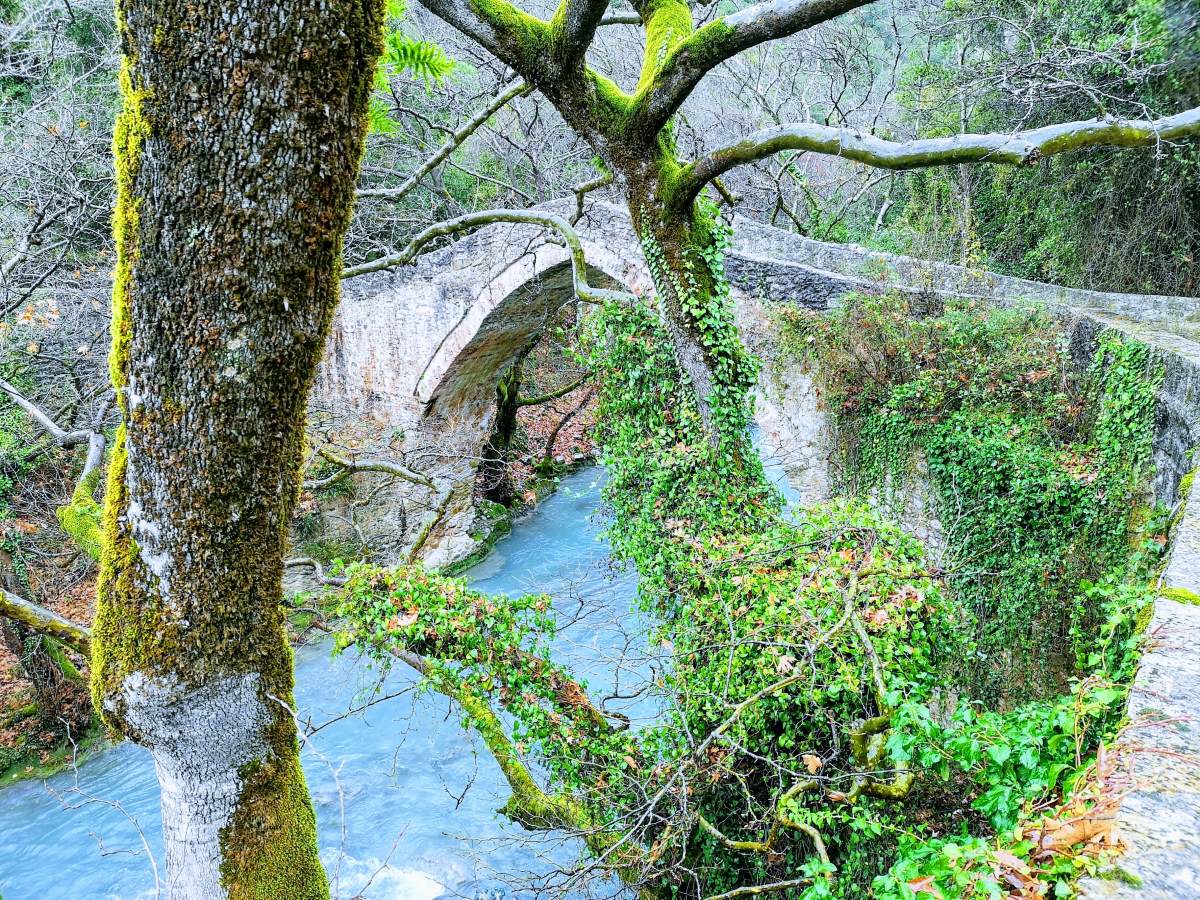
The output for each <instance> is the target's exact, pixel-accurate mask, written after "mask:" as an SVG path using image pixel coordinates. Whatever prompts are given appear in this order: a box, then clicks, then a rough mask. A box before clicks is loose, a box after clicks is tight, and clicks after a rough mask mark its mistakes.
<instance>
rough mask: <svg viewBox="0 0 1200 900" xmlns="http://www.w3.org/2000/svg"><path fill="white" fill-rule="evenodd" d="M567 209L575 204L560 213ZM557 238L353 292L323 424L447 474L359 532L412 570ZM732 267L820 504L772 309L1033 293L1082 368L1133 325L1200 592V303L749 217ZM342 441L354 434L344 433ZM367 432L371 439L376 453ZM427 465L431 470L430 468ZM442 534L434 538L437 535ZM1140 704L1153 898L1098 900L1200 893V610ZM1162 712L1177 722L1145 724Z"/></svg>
mask: <svg viewBox="0 0 1200 900" xmlns="http://www.w3.org/2000/svg"><path fill="white" fill-rule="evenodd" d="M547 209H548V210H550V211H554V212H558V213H560V214H562V215H564V216H565V215H568V214H569V209H568V208H566V207H554V206H551V207H547ZM577 229H578V231H579V233H580V237H581V239H582V243H583V250H584V254H585V256H586V258H587V260H588V266H589V270H588V280H589V281H590V282H591V283H592V285H593V286H601V287H610V288H620V289H623V290H626V291H630V292H633V293H642V292H647V291H649V290H650V289H651V282H650V277H649V273H648V272H647V270H646V266H645V264H644V262H643V260H642V256H641V250H640V248H639V246H638V244H637V242H636V240H635V239H634V237H633V231H632V228H631V226H630V222H629V217H628V215H627V213H626V212H625V211H624V210H623V209H621V208H619V207H616V206H612V205H609V204H603V203H596V204H593V205H591V207H590V209H589V211H588V213H587V215H586V216H585V217H584V218H583V219H582V220H581V221H580V222H579V224H578V226H577ZM554 238H555V235H553V234H548V233H547V232H545V231H544V230H542V229H540V228H538V227H534V226H528V225H510V224H498V225H491V226H488V227H486V228H483V229H480V230H479V231H477V232H475V233H473V234H470V235H468V236H466V237H464V238H462V239H460V240H458V241H456V242H455V243H453V244H450V245H449V246H447V247H445V248H443V249H441V250H438V251H436V252H432V253H429V254H427V255H425V256H423V257H421V258H420V259H419V261H418V262H417V263H416V264H415V265H413V266H411V267H407V268H403V269H397V270H394V271H391V272H385V273H377V274H372V275H368V276H362V277H358V278H354V279H351V280H349V281H347V282H346V284H345V289H344V294H343V298H342V302H341V306H340V307H339V310H338V313H337V317H336V319H335V322H334V326H333V329H332V333H331V336H330V339H329V345H328V349H327V354H326V359H325V362H324V365H323V367H322V370H321V375H320V378H319V381H318V385H317V390H316V394H315V400H314V414H315V415H316V417H317V418H318V419H319V420H325V421H328V422H330V423H334V424H333V425H331V427H339V426H338V425H337V423H342V424H343V425H344V424H345V423H353V428H356V429H358V431H359V432H360V433H361V434H363V435H365V436H367V438H369V439H370V440H373V441H374V443H376V444H378V443H379V442H380V441H379V439H378V436H379V435H380V434H389V435H391V436H392V440H391V443H392V446H393V448H394V449H397V448H398V449H399V450H400V451H401V452H403V453H405V454H406V456H407V458H408V460H409V461H410V462H412V463H413V465H414V467H416V468H421V465H420V464H419V461H422V460H423V461H425V463H426V465H427V466H432V467H433V469H435V470H436V471H433V472H430V474H431V475H432V482H431V483H430V484H429V485H427V486H425V487H422V486H421V485H416V484H413V483H400V484H399V486H398V487H397V485H396V484H395V483H393V484H391V485H389V484H388V483H387V482H386V480H385V481H382V482H380V483H379V484H377V485H376V486H375V488H374V491H375V500H374V502H373V505H372V506H371V509H372V510H373V511H372V512H371V513H370V514H369V515H367V516H365V518H363V519H362V520H361V521H360V522H359V525H358V527H359V529H360V534H361V535H362V536H363V537H365V538H366V539H367V540H368V542H369V543H370V544H371V545H372V546H373V547H376V548H379V549H380V550H381V552H382V555H384V556H385V557H386V556H389V555H390V556H392V557H393V558H399V557H401V556H403V555H404V553H405V550H406V548H407V547H408V546H410V545H411V544H412V543H413V542H414V540H417V538H416V537H415V536H416V535H418V534H422V535H425V537H422V538H421V540H422V541H423V542H424V543H423V549H422V551H421V554H420V555H421V558H423V559H424V560H425V561H426V562H428V563H431V564H441V563H445V562H448V561H451V560H454V559H456V558H460V557H462V556H464V555H466V554H467V553H468V552H469V551H470V550H471V548H472V543H473V542H472V538H471V528H472V522H473V519H474V516H475V509H474V504H473V487H474V481H475V471H476V466H477V463H478V460H479V456H480V449H481V447H482V446H483V444H484V442H485V441H486V440H487V439H488V437H489V435H490V432H491V428H492V420H493V416H494V413H495V410H496V386H497V382H498V380H499V378H500V376H501V375H502V374H503V373H504V372H505V371H506V370H507V369H508V368H509V367H510V366H511V365H512V364H513V361H514V360H515V359H516V358H517V357H518V355H519V354H520V353H521V352H522V351H523V350H524V349H525V348H526V347H528V346H529V345H530V344H531V343H532V342H534V341H536V340H537V339H538V337H539V336H540V335H541V334H542V332H543V330H544V328H545V326H546V324H547V323H548V321H549V320H550V318H551V317H552V316H553V315H554V313H555V312H556V311H557V310H558V309H559V308H560V307H561V306H562V305H563V304H564V303H566V302H568V301H569V300H570V299H571V298H572V296H573V294H572V289H571V284H572V282H571V268H570V261H569V260H570V257H569V255H568V252H567V250H566V249H565V247H564V246H562V245H560V244H559V243H556V242H555V240H554ZM727 270H728V274H729V277H730V281H731V283H732V285H733V289H734V291H733V293H734V296H735V299H736V300H737V303H738V313H739V319H740V323H741V327H742V330H743V334H744V336H745V337H746V339H747V342H748V344H749V345H750V346H751V348H752V349H753V350H755V351H756V352H757V353H758V354H759V356H760V357H761V358H763V359H764V361H765V363H766V365H765V367H764V375H763V379H762V382H761V384H760V397H759V404H758V408H759V422H760V426H761V427H762V428H763V430H764V431H765V432H766V434H767V438H768V442H769V443H770V444H771V445H773V446H775V447H779V448H782V449H781V459H782V462H783V464H784V467H785V469H787V470H788V473H789V477H790V478H791V480H792V481H793V483H794V484H795V485H796V486H797V488H798V489H799V490H800V493H801V495H802V496H803V497H804V498H805V499H808V500H819V499H823V498H824V497H825V495H826V494H827V492H828V478H827V474H826V473H827V466H828V461H829V449H830V448H829V445H828V440H829V428H828V423H827V421H826V418H825V414H824V412H823V410H822V408H821V404H820V402H819V398H818V397H817V396H816V394H815V391H814V390H813V385H812V381H811V379H810V378H809V376H808V375H807V374H806V373H805V372H803V371H800V370H798V369H796V368H795V367H788V366H787V365H785V364H783V363H782V362H780V361H779V360H777V359H776V355H775V354H774V353H773V352H772V348H773V338H772V334H771V326H770V317H769V315H768V314H767V311H768V309H769V307H770V305H771V304H773V303H791V304H803V305H804V306H807V307H809V308H812V309H817V310H821V309H826V308H828V307H829V306H830V305H831V304H834V303H836V302H837V300H838V298H840V297H841V296H843V295H844V294H846V293H848V292H850V291H879V290H884V289H887V290H901V291H908V292H913V293H920V294H925V295H930V294H933V295H941V296H945V297H976V298H981V299H986V300H990V301H994V302H998V303H1011V302H1015V301H1034V302H1037V303H1040V304H1043V305H1045V306H1046V307H1048V308H1049V309H1050V310H1051V311H1053V312H1054V313H1056V314H1057V315H1058V316H1060V317H1061V318H1062V320H1063V321H1064V324H1065V326H1066V331H1067V335H1068V338H1069V341H1070V347H1071V351H1072V355H1073V357H1074V359H1075V360H1076V362H1077V363H1078V364H1079V365H1081V366H1083V365H1086V364H1087V362H1088V360H1090V358H1091V355H1092V352H1093V350H1094V348H1095V345H1096V340H1097V337H1098V335H1099V333H1100V332H1101V331H1102V330H1104V329H1106V328H1113V329H1117V330H1119V331H1121V332H1123V333H1126V334H1129V335H1131V336H1133V337H1136V338H1137V339H1139V340H1141V341H1143V342H1144V343H1146V344H1148V345H1149V346H1150V347H1151V348H1152V350H1153V351H1154V352H1155V353H1156V354H1157V355H1158V356H1159V358H1161V359H1162V361H1163V362H1164V365H1165V371H1166V375H1165V378H1164V381H1163V385H1162V389H1161V391H1160V394H1159V398H1158V410H1157V420H1156V435H1155V441H1154V461H1155V464H1156V473H1157V474H1156V477H1155V483H1154V492H1155V494H1156V495H1157V498H1158V499H1159V500H1161V501H1163V502H1165V503H1168V504H1171V505H1175V506H1176V507H1177V508H1179V509H1180V510H1181V515H1180V524H1179V526H1178V527H1177V529H1176V534H1177V536H1176V539H1175V545H1174V547H1173V550H1172V554H1171V559H1170V563H1169V565H1168V567H1167V569H1166V571H1165V572H1164V576H1163V584H1164V586H1165V587H1169V588H1174V589H1175V591H1173V592H1172V593H1174V594H1175V595H1176V596H1183V597H1196V598H1197V599H1200V493H1198V492H1200V488H1198V487H1194V486H1193V487H1191V489H1190V491H1189V493H1190V494H1191V496H1190V497H1187V496H1184V497H1181V496H1179V494H1180V485H1181V483H1183V484H1185V485H1186V484H1187V482H1184V481H1183V476H1184V475H1185V474H1186V473H1187V472H1189V471H1191V470H1192V469H1193V468H1194V467H1195V466H1196V462H1197V461H1193V459H1192V456H1191V454H1192V451H1193V450H1194V448H1196V447H1197V446H1200V343H1198V340H1197V339H1200V299H1195V298H1172V297H1151V296H1138V295H1129V294H1107V293H1104V294H1102V293H1096V292H1092V291H1082V290H1072V289H1068V288H1061V287H1055V286H1052V285H1047V284H1041V283H1038V282H1033V281H1026V280H1022V279H1018V278H1010V277H1006V276H1002V275H996V274H994V273H990V272H982V271H976V270H971V269H967V268H963V267H960V266H953V265H946V264H939V263H930V262H926V261H921V260H915V259H910V258H906V257H901V256H895V255H891V254H886V253H878V252H872V251H867V250H864V249H862V248H858V247H853V246H842V245H832V244H824V243H820V242H817V241H812V240H808V239H806V238H803V237H799V236H797V235H795V234H791V233H789V232H784V231H781V230H778V229H775V228H771V227H768V226H764V225H761V224H758V223H755V222H751V221H749V220H744V219H743V220H738V221H736V222H735V224H734V246H733V248H732V251H731V253H730V255H729V258H728V260H727ZM342 433H343V434H344V433H345V432H342ZM370 440H369V441H368V442H370ZM426 471H427V472H428V471H429V469H428V468H427V469H426ZM914 505H915V509H914V510H912V513H913V520H914V521H913V524H914V527H915V529H916V530H917V531H919V532H923V535H922V536H925V537H928V538H933V539H935V540H936V538H937V533H936V531H937V523H936V514H935V511H933V510H932V509H931V508H930V506H929V504H928V503H927V502H924V503H923V502H922V498H921V497H919V496H918V497H915V498H914ZM426 538H427V539H426ZM1151 633H1152V634H1153V635H1154V644H1153V646H1152V647H1151V649H1150V650H1149V651H1148V652H1147V654H1146V657H1145V659H1144V662H1143V665H1142V669H1141V672H1140V673H1139V676H1138V681H1137V685H1136V686H1135V690H1134V693H1133V697H1132V699H1131V710H1130V712H1131V717H1132V718H1134V719H1135V721H1136V722H1140V723H1143V724H1142V728H1143V729H1144V730H1142V731H1139V732H1137V733H1136V738H1135V739H1131V741H1132V743H1136V744H1137V745H1138V746H1139V747H1140V748H1142V749H1143V750H1144V748H1145V747H1146V745H1150V746H1151V747H1152V749H1153V748H1157V749H1158V751H1161V752H1150V753H1146V752H1137V753H1134V752H1130V753H1129V754H1127V756H1128V760H1129V762H1128V767H1127V769H1126V770H1123V771H1124V777H1126V778H1127V779H1128V785H1127V787H1128V791H1129V792H1128V795H1127V797H1126V799H1125V801H1124V804H1123V806H1122V812H1121V814H1120V822H1119V826H1120V830H1121V832H1122V834H1123V836H1124V839H1125V840H1126V841H1127V843H1128V844H1129V846H1130V853H1129V854H1128V855H1127V856H1126V857H1125V859H1124V861H1123V863H1122V865H1123V867H1124V868H1125V869H1126V870H1127V871H1129V872H1131V873H1132V874H1133V875H1135V876H1137V878H1139V879H1141V881H1142V883H1143V888H1142V889H1141V890H1134V889H1132V888H1130V887H1129V886H1128V885H1124V884H1121V883H1119V882H1116V881H1098V882H1094V883H1090V884H1088V885H1087V886H1086V887H1085V891H1086V892H1087V893H1088V894H1089V895H1092V896H1122V897H1124V896H1130V897H1134V896H1138V897H1147V898H1149V897H1154V898H1181V897H1200V845H1198V844H1200V768H1197V767H1196V766H1197V762H1196V760H1195V756H1196V754H1197V753H1198V751H1200V741H1197V739H1196V735H1197V731H1196V719H1195V717H1196V715H1197V714H1198V713H1200V699H1198V698H1200V653H1198V652H1197V650H1196V647H1197V645H1198V643H1200V606H1196V605H1194V604H1189V603H1181V602H1179V601H1177V600H1174V599H1167V598H1165V597H1164V598H1161V599H1160V600H1159V601H1158V604H1157V607H1156V614H1155V618H1154V621H1153V623H1152V625H1151ZM1152 718H1158V719H1161V720H1164V721H1168V722H1172V723H1173V724H1167V725H1162V726H1159V727H1153V728H1148V727H1146V726H1145V724H1144V723H1145V722H1146V721H1148V720H1149V719H1152Z"/></svg>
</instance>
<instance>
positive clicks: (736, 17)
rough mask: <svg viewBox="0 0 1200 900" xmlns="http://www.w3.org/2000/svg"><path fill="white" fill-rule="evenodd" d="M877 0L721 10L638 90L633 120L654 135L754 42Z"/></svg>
mask: <svg viewBox="0 0 1200 900" xmlns="http://www.w3.org/2000/svg"><path fill="white" fill-rule="evenodd" d="M873 2H875V0H767V2H765V3H758V4H755V5H754V6H749V7H747V8H745V9H743V10H739V11H738V12H735V13H731V14H730V15H727V16H722V17H721V18H719V19H716V20H714V21H712V22H710V23H709V24H707V25H705V26H704V27H702V28H698V29H697V30H696V31H695V32H693V33H692V34H691V35H689V36H688V37H687V38H685V39H684V40H683V41H681V42H680V43H679V44H678V45H677V46H676V47H675V48H674V50H672V51H671V52H670V54H669V55H668V56H667V58H666V60H665V61H664V62H663V64H662V66H661V68H660V69H659V70H658V73H657V74H656V75H655V76H654V79H653V80H652V81H651V82H650V83H649V84H648V85H646V87H645V88H643V89H642V90H641V91H640V92H639V93H638V96H637V99H636V101H635V104H634V109H633V110H632V112H631V116H630V119H631V122H633V123H635V124H634V126H633V127H634V128H635V129H636V130H637V131H638V133H639V134H642V135H648V136H653V135H656V134H657V133H658V132H659V130H660V129H661V128H662V127H663V126H664V125H665V124H666V123H667V120H668V119H669V118H671V116H672V115H674V114H675V111H676V110H678V109H679V107H680V106H681V105H683V101H684V100H686V99H687V98H688V95H689V94H691V92H692V90H693V89H695V87H696V85H697V84H699V83H700V80H701V79H702V78H703V77H704V76H705V75H706V74H708V72H710V71H712V69H714V68H715V67H716V66H718V65H720V64H721V63H723V62H725V61H726V60H727V59H730V58H732V57H734V56H736V55H737V54H738V53H741V52H742V51H743V50H748V49H750V48H751V47H756V46H758V45H759V44H762V43H766V42H767V41H772V40H776V39H778V38H784V37H787V36H788V35H792V34H795V33H797V32H799V31H804V30H805V29H808V28H812V27H813V26H815V25H820V24H821V23H822V22H828V21H829V20H830V19H833V18H836V17H837V16H840V15H842V14H843V13H846V12H849V11H851V10H854V9H858V8H859V7H862V6H866V5H868V4H869V3H873Z"/></svg>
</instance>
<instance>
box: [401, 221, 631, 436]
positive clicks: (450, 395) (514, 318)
mask: <svg viewBox="0 0 1200 900" xmlns="http://www.w3.org/2000/svg"><path fill="white" fill-rule="evenodd" d="M583 249H584V255H585V257H586V258H587V261H588V266H587V281H588V283H589V284H590V285H592V286H593V287H599V288H607V289H610V290H620V291H627V292H628V291H630V290H635V291H636V290H644V289H645V286H646V284H647V283H648V282H649V275H648V273H646V272H645V271H644V264H643V263H642V260H641V256H640V254H637V256H636V257H635V259H630V254H631V253H637V249H636V245H635V246H634V247H631V248H614V247H606V246H601V245H599V244H596V243H593V242H591V241H588V240H584V242H583ZM639 270H642V271H639ZM630 275H632V276H633V277H632V278H631V277H629V276H630ZM639 276H641V277H639ZM574 299H575V291H574V287H573V282H572V270H571V263H570V260H569V256H568V254H567V252H566V250H565V249H563V248H562V247H559V246H557V245H554V244H546V245H543V246H541V247H539V248H537V249H536V250H530V251H529V252H528V253H526V254H524V255H523V256H521V257H520V258H518V259H517V260H515V261H514V262H513V263H512V264H511V265H509V266H508V267H507V268H505V269H504V270H503V271H502V272H500V274H499V275H497V276H496V277H495V278H494V279H493V280H492V281H491V282H490V283H489V284H488V285H486V286H485V287H484V288H483V290H481V291H480V293H479V296H478V297H477V298H476V300H475V302H473V303H472V304H471V305H470V306H469V307H468V308H467V310H466V312H465V313H464V314H463V317H462V318H461V319H460V320H459V322H458V324H457V325H455V326H454V327H453V328H452V329H451V330H450V331H449V332H448V333H447V334H446V336H445V337H444V338H443V339H442V341H441V343H440V344H439V346H438V348H437V350H436V351H435V352H434V354H433V356H432V357H431V358H430V360H429V362H428V364H427V365H426V366H425V370H424V371H423V372H422V374H421V376H420V378H419V379H418V380H417V383H416V388H415V392H414V393H415V395H416V397H417V399H418V400H419V401H420V402H421V403H422V404H423V407H424V414H423V418H425V419H427V420H467V421H476V422H490V419H491V416H492V413H493V412H494V410H495V405H496V387H497V384H498V383H499V381H500V379H501V378H502V377H503V376H504V374H505V373H506V372H507V371H508V370H509V369H510V368H511V367H512V365H513V364H514V362H516V361H517V360H518V359H519V358H520V357H521V356H522V355H523V354H524V353H525V352H526V351H527V350H528V349H529V348H530V347H531V346H532V345H533V344H534V343H536V342H537V340H538V339H539V338H540V337H541V335H542V334H543V332H544V331H545V329H546V327H547V326H548V324H549V323H550V321H551V320H552V319H553V317H554V315H555V314H556V313H557V312H558V310H559V309H561V308H562V307H563V306H565V305H566V304H568V303H570V302H571V301H573V300H574Z"/></svg>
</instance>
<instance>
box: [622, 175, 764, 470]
mask: <svg viewBox="0 0 1200 900" xmlns="http://www.w3.org/2000/svg"><path fill="white" fill-rule="evenodd" d="M667 165H669V163H668V164H667ZM627 184H629V185H631V188H630V189H629V190H628V192H627V202H628V205H629V214H630V217H631V218H632V221H633V226H634V229H635V231H636V232H637V236H638V240H639V242H640V243H641V245H642V252H643V254H644V255H645V258H646V264H647V266H648V267H649V269H650V274H651V277H652V278H653V279H654V287H655V291H656V292H657V294H658V297H659V301H660V304H661V308H660V312H661V315H662V317H663V320H664V322H665V323H666V326H667V331H668V332H669V333H670V335H671V340H672V342H673V343H674V345H675V356H676V359H677V360H678V362H679V367H680V369H682V370H683V372H684V374H685V375H686V376H687V377H688V378H689V379H690V381H691V383H692V386H693V389H694V390H695V393H696V400H697V406H698V409H699V412H700V416H701V419H702V420H703V423H704V427H705V431H706V432H707V434H708V435H709V438H710V442H711V443H712V444H713V445H714V446H715V445H717V444H718V443H720V442H721V441H722V440H724V439H729V440H732V442H733V445H734V446H735V447H737V448H740V446H741V444H742V442H743V441H744V439H745V435H746V428H747V427H748V425H749V421H748V418H747V417H746V415H745V411H746V407H745V400H746V395H747V392H748V391H749V390H750V388H751V386H753V384H754V380H755V372H754V364H753V361H752V359H751V358H750V356H749V355H748V354H747V353H746V351H745V349H744V348H743V346H742V343H741V338H740V337H739V336H738V330H737V325H736V324H735V321H734V316H733V306H732V300H731V298H730V296H729V284H728V282H727V281H726V279H725V266H724V256H723V247H722V244H721V238H720V234H719V231H720V228H721V224H720V222H719V221H718V220H717V217H716V212H715V210H707V209H704V208H703V207H702V205H701V202H700V201H698V202H696V203H690V204H688V205H687V207H686V209H684V210H682V211H680V210H674V209H673V207H672V205H671V203H670V202H669V197H665V196H664V194H665V191H664V189H663V187H662V186H660V185H659V184H658V183H656V182H654V181H650V182H641V183H640V185H639V182H638V181H636V180H632V179H630V180H628V181H627Z"/></svg>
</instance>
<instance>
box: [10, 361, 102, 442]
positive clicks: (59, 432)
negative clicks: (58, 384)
mask: <svg viewBox="0 0 1200 900" xmlns="http://www.w3.org/2000/svg"><path fill="white" fill-rule="evenodd" d="M0 391H3V392H4V393H5V394H7V395H8V399H10V400H11V401H12V402H13V403H15V404H16V405H17V406H19V407H20V408H21V409H22V410H24V411H25V414H26V415H28V416H29V418H31V419H33V421H34V422H35V423H36V424H37V426H38V427H39V428H41V429H42V430H43V431H44V432H46V434H48V435H50V437H51V439H52V440H53V441H54V443H56V444H58V446H60V447H64V448H66V447H74V446H76V445H78V444H86V443H87V442H88V439H89V438H90V437H91V435H92V432H91V431H84V430H80V431H67V430H66V429H64V428H61V427H60V426H59V424H58V423H57V422H55V421H54V420H53V419H52V418H50V416H49V415H48V414H47V413H46V412H45V411H43V410H42V409H41V408H40V407H39V406H37V405H36V404H35V403H33V402H32V401H31V400H30V399H29V398H28V397H26V396H25V395H24V394H22V393H21V392H20V391H19V390H17V388H16V387H14V386H13V385H12V384H10V383H9V382H7V381H5V380H4V379H2V378H0Z"/></svg>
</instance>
